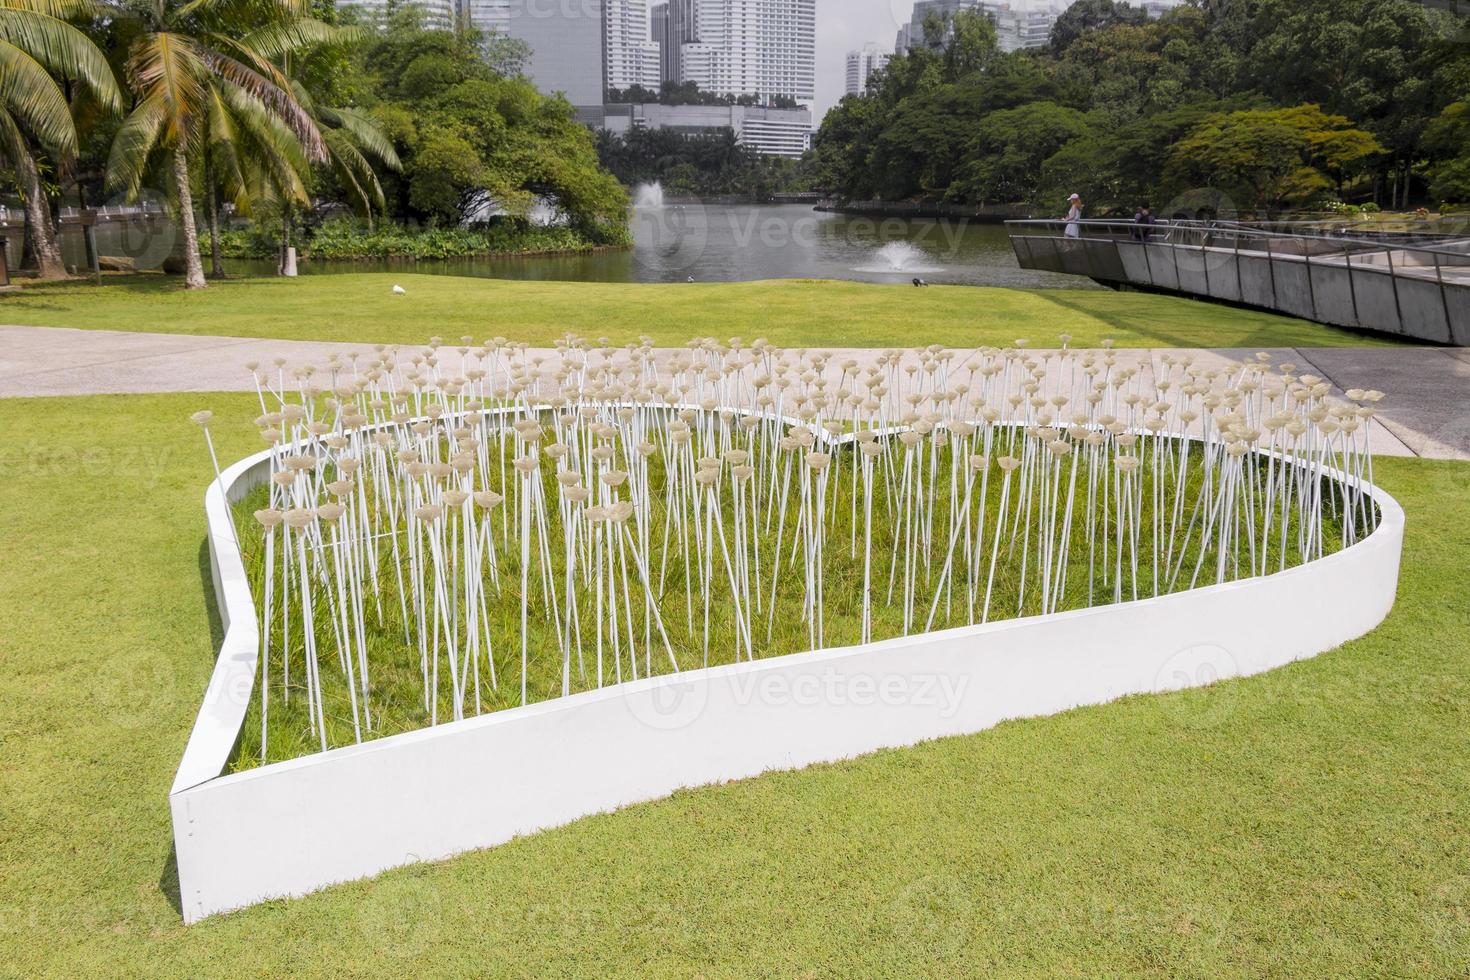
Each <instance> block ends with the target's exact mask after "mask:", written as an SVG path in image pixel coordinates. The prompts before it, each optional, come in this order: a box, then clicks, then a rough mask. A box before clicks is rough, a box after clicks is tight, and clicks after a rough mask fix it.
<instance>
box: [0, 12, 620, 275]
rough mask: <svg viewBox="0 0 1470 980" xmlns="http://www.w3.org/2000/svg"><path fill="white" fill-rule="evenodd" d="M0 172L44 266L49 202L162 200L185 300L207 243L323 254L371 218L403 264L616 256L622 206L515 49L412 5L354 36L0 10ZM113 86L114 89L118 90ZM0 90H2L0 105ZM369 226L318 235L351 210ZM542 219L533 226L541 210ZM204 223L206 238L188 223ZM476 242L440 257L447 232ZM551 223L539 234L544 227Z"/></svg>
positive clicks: (299, 25) (175, 18)
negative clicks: (554, 253) (583, 253)
mask: <svg viewBox="0 0 1470 980" xmlns="http://www.w3.org/2000/svg"><path fill="white" fill-rule="evenodd" d="M0 8H5V9H4V10H0V12H3V13H4V14H5V16H4V17H0V21H3V23H0V61H3V62H4V63H3V64H0V67H4V69H5V71H4V73H5V74H6V75H7V76H13V78H12V84H11V85H9V86H0V88H4V89H5V92H8V93H10V95H9V96H7V97H8V98H9V99H10V101H9V102H8V103H5V102H4V99H3V98H0V165H3V168H4V171H5V172H4V173H3V175H0V176H3V178H4V179H5V180H6V181H7V183H9V184H10V185H11V186H13V187H14V188H15V189H16V190H17V191H18V192H19V194H20V196H21V197H22V199H23V201H24V203H25V205H26V217H27V235H26V241H27V243H28V245H29V246H31V247H30V248H28V252H33V253H34V255H35V258H36V260H37V264H38V267H39V269H40V271H41V273H42V274H43V275H44V276H46V277H48V278H58V277H63V276H65V274H66V271H65V268H64V266H63V265H62V263H61V259H60V253H59V250H58V249H57V248H56V247H55V228H56V214H55V209H56V207H57V206H58V205H96V204H98V203H102V202H107V203H111V204H119V203H130V202H133V201H135V200H137V199H138V198H140V197H146V198H151V199H152V200H154V201H158V200H162V201H164V202H167V203H168V204H169V205H170V206H171V207H172V208H173V210H174V213H175V215H176V217H177V221H178V224H179V231H180V234H179V236H178V239H179V254H178V255H177V256H176V257H175V258H176V261H178V263H179V265H180V266H181V267H183V268H184V269H185V271H186V282H187V284H188V285H190V286H192V287H202V286H203V285H204V284H205V278H204V270H203V267H202V263H201V262H200V251H201V243H200V240H201V239H203V238H205V237H206V236H205V234H204V231H206V230H207V232H208V235H207V243H206V244H205V246H204V247H205V249H206V250H208V251H210V252H212V253H213V255H214V258H215V263H214V269H215V272H216V273H219V271H220V267H219V263H218V258H219V256H220V255H221V254H223V252H225V251H227V250H229V249H228V246H236V247H238V245H239V239H240V236H239V235H238V234H231V233H230V232H229V230H228V226H229V224H230V223H231V212H233V215H234V216H235V217H236V218H237V219H238V218H248V219H249V220H250V223H251V232H250V234H249V236H248V237H250V238H253V239H254V240H255V242H256V243H257V247H258V243H259V242H261V241H262V240H264V239H270V240H271V241H272V242H274V243H275V244H277V245H282V244H300V243H301V241H302V239H301V237H299V236H301V235H302V233H303V232H304V233H305V236H306V239H307V241H306V245H307V248H308V250H310V249H312V248H313V247H315V250H316V251H317V252H318V253H320V254H325V253H326V252H327V251H329V250H336V252H334V254H340V249H341V248H342V247H344V242H346V241H349V240H357V239H358V238H360V239H363V240H365V241H366V244H365V247H367V248H369V249H370V254H374V255H377V254H385V252H386V251H389V250H392V249H393V248H396V247H399V246H396V245H392V244H389V243H388V240H389V239H392V240H396V241H399V242H401V241H402V240H404V239H405V238H406V237H410V236H407V235H406V233H396V234H393V235H389V236H388V238H387V239H383V238H381V237H380V238H377V239H374V240H370V241H368V240H367V239H369V238H371V237H372V236H370V235H369V233H370V232H372V230H373V226H374V225H375V224H376V223H377V222H379V221H381V220H382V219H383V218H387V219H389V220H390V221H391V222H394V223H397V224H401V225H406V226H410V227H415V228H423V227H427V228H429V229H431V231H430V232H427V233H421V234H416V235H414V236H411V237H412V238H413V239H414V240H413V243H412V247H411V248H410V252H411V253H413V254H419V253H424V252H427V253H428V254H439V253H443V252H446V251H452V252H453V254H464V252H463V250H464V249H466V248H469V249H474V250H476V251H479V250H481V249H483V248H484V247H487V246H489V245H493V246H494V247H495V248H496V249H497V250H498V251H509V252H525V251H535V250H546V249H549V248H554V249H564V248H585V247H588V246H592V245H609V244H611V245H622V244H626V243H627V242H628V241H629V233H628V229H627V196H626V194H625V193H624V192H623V190H622V188H621V187H620V186H619V185H618V183H617V181H616V180H615V179H614V178H613V177H612V176H611V175H610V174H608V173H607V172H606V171H604V170H602V169H601V168H600V167H599V165H598V161H597V155H596V149H595V144H594V141H593V138H592V135H591V134H590V133H589V132H588V130H587V129H586V128H585V127H583V126H582V125H580V124H578V123H577V122H576V120H575V117H574V113H573V109H572V107H571V106H570V105H569V104H568V103H567V102H566V101H565V100H564V99H562V98H560V97H548V96H544V95H542V94H541V93H539V92H538V91H537V90H536V88H535V86H534V85H533V84H532V83H531V82H530V81H529V80H527V79H526V78H525V77H523V75H522V74H521V69H522V66H523V63H524V60H525V54H526V52H525V50H524V45H519V44H518V43H516V42H512V41H508V40H506V39H504V38H499V37H488V38H487V37H485V36H482V35H480V34H479V33H477V32H475V31H469V30H447V29H436V28H433V27H430V26H429V25H427V24H426V22H425V20H424V18H423V15H422V14H421V12H419V10H418V8H416V7H412V6H410V7H408V8H406V9H403V10H395V11H394V12H392V13H390V14H389V15H388V16H387V17H385V18H380V19H377V20H375V21H374V22H372V23H368V24H357V23H353V22H352V19H353V17H354V16H355V15H354V14H352V13H350V12H339V11H338V10H337V9H336V7H335V5H334V4H333V3H332V2H331V0H273V2H270V3H266V4H260V3H258V2H257V0H199V2H187V3H186V2H183V0H158V2H153V3H137V2H133V0H60V2H54V0H46V2H45V3H43V4H40V5H39V6H38V4H37V2H36V0H0ZM119 80H120V81H121V82H123V83H124V91H125V97H120V96H119V92H118V88H119V87H118V85H117V81H119ZM4 94H5V93H4V92H0V96H3V95H4ZM349 209H350V210H351V211H352V212H354V213H356V214H357V215H358V216H359V217H360V218H361V219H362V221H363V222H364V228H363V231H362V233H361V234H360V235H358V236H357V238H353V237H352V236H345V235H343V234H341V233H340V231H341V230H340V228H338V229H337V231H336V232H334V233H331V243H330V244H329V243H328V242H323V243H321V244H320V245H317V244H316V243H315V242H313V241H312V240H311V239H312V237H313V235H312V233H313V232H314V231H316V230H317V226H318V225H319V224H320V223H321V221H322V220H323V219H324V218H326V217H328V216H331V215H336V214H340V213H341V212H342V211H344V210H349ZM533 212H535V214H536V215H537V217H535V218H534V219H533V217H532V215H533ZM200 218H202V219H203V220H202V224H203V229H200V228H199V227H198V225H197V224H196V222H197V221H198V219H200ZM460 226H468V227H469V228H471V229H472V231H471V232H467V233H466V234H465V235H462V236H459V238H460V239H461V241H459V243H458V244H454V245H451V244H448V243H446V242H445V241H444V239H445V238H446V237H449V238H453V237H455V236H453V235H449V236H446V235H444V234H441V233H440V232H438V231H437V230H432V229H440V228H459V227H460ZM548 226H549V227H548Z"/></svg>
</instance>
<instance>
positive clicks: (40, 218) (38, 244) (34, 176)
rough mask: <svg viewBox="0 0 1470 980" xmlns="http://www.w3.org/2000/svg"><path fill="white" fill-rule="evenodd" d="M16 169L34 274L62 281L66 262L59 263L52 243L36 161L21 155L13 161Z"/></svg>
mask: <svg viewBox="0 0 1470 980" xmlns="http://www.w3.org/2000/svg"><path fill="white" fill-rule="evenodd" d="M16 170H17V171H18V173H17V176H19V177H20V179H21V181H22V187H23V188H24V190H25V205H26V221H27V223H29V224H30V226H31V247H32V249H34V250H35V253H36V268H37V271H38V272H39V274H40V276H41V278H42V279H65V278H66V263H65V262H63V261H62V260H61V246H60V245H58V244H57V243H56V229H55V226H54V225H52V223H51V208H50V207H49V206H48V205H47V203H46V190H45V188H43V187H42V186H41V173H40V171H38V170H37V169H36V161H35V160H34V159H32V157H31V155H30V154H29V153H22V154H20V155H19V158H18V159H17V160H16Z"/></svg>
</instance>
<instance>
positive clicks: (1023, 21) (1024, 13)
mask: <svg viewBox="0 0 1470 980" xmlns="http://www.w3.org/2000/svg"><path fill="white" fill-rule="evenodd" d="M965 10H978V11H980V12H981V13H983V14H985V16H987V17H989V18H990V20H991V21H992V22H993V23H994V24H995V39H996V43H997V44H998V45H999V47H1000V49H1001V50H1002V51H1019V50H1021V49H1022V48H1039V47H1043V46H1045V45H1046V44H1047V43H1048V42H1049V41H1050V40H1051V29H1052V25H1053V24H1055V23H1056V22H1057V16H1058V11H1057V9H1055V8H1052V7H1047V8H1040V7H1034V6H1030V7H1027V6H1022V5H1021V4H1020V3H1018V4H1015V5H1013V4H1012V3H1010V2H1008V0H918V2H917V3H915V4H914V13H913V17H912V18H911V19H910V21H909V22H908V23H907V24H904V25H903V26H902V27H900V28H899V29H898V40H897V43H896V46H895V50H897V51H898V52H899V53H900V54H902V53H905V52H907V51H909V50H910V49H912V48H918V47H923V46H925V45H933V46H935V47H944V46H945V45H947V44H948V43H949V34H948V32H947V33H946V35H945V36H944V37H942V38H927V37H925V35H924V25H925V22H926V21H928V20H929V18H930V17H931V16H935V15H937V16H938V17H940V18H942V19H944V20H945V21H949V20H952V19H953V18H954V16H955V15H956V14H958V13H960V12H961V11H965Z"/></svg>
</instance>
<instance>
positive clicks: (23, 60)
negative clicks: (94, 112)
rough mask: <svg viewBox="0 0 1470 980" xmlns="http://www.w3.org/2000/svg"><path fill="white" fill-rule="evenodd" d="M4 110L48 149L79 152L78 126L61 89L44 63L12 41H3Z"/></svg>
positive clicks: (0, 85) (0, 84) (0, 86)
mask: <svg viewBox="0 0 1470 980" xmlns="http://www.w3.org/2000/svg"><path fill="white" fill-rule="evenodd" d="M0 107H3V108H4V109H6V110H8V111H9V112H10V114H11V115H12V116H14V117H15V121H16V122H18V123H19V124H20V125H21V126H23V127H25V128H26V129H28V130H30V132H31V133H32V134H33V135H34V136H35V137H36V139H37V140H39V141H40V143H41V145H42V146H45V147H46V148H47V149H49V150H51V151H53V152H56V153H60V154H71V153H75V152H76V148H77V129H76V124H75V123H74V122H73V121H72V117H71V107H70V106H69V105H68V104H67V101H66V96H65V95H64V94H62V91H61V86H59V85H57V84H56V79H54V78H52V77H51V76H50V74H48V73H47V71H46V69H45V67H44V66H43V65H41V63H40V62H38V61H37V60H36V59H35V58H33V57H31V55H30V54H29V53H28V52H26V51H25V50H23V49H22V48H19V47H17V46H16V45H14V44H11V43H10V42H8V41H0Z"/></svg>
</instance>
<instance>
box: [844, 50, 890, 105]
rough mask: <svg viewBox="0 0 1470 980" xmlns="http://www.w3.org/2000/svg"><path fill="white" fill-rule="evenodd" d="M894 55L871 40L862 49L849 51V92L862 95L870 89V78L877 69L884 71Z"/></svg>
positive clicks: (849, 93)
mask: <svg viewBox="0 0 1470 980" xmlns="http://www.w3.org/2000/svg"><path fill="white" fill-rule="evenodd" d="M891 57H893V56H892V55H890V54H889V53H888V52H886V51H884V50H883V49H882V48H880V47H878V45H876V44H873V43H871V42H869V43H868V44H864V45H863V46H862V48H861V49H860V50H857V51H849V52H848V53H847V94H848V95H862V94H863V93H864V92H866V91H867V90H868V79H869V78H870V77H872V74H873V73H874V72H875V71H882V70H883V67H884V66H885V65H887V64H888V59H889V58H891Z"/></svg>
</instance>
